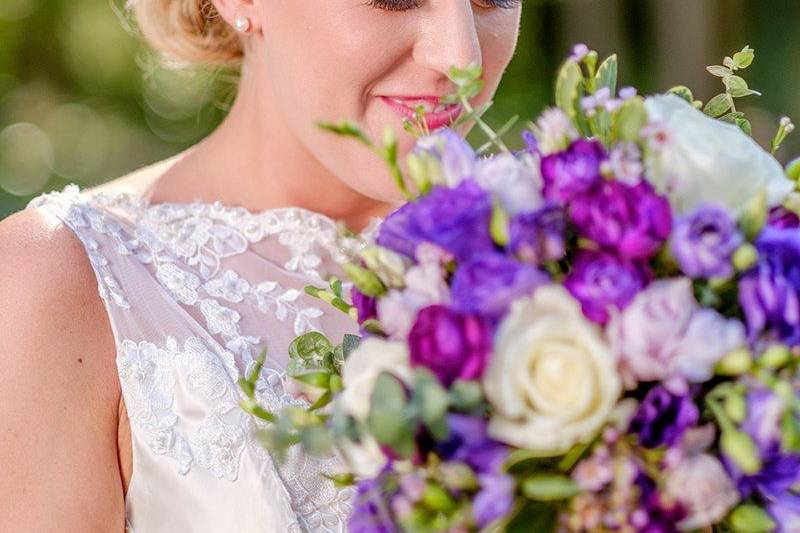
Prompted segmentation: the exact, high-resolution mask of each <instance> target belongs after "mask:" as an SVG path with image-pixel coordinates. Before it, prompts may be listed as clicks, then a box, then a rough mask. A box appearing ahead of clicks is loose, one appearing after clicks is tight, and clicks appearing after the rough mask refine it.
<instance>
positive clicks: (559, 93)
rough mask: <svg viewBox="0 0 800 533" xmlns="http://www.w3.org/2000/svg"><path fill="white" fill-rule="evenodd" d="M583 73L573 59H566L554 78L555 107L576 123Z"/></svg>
mask: <svg viewBox="0 0 800 533" xmlns="http://www.w3.org/2000/svg"><path fill="white" fill-rule="evenodd" d="M582 83H583V73H582V72H581V67H580V66H579V65H578V63H576V62H575V60H573V59H568V60H567V61H566V62H565V63H564V64H563V65H562V66H561V70H559V72H558V77H557V78H556V105H557V106H558V107H559V108H560V109H561V110H562V111H563V112H564V113H565V114H566V115H567V116H568V117H569V118H570V119H572V121H573V122H575V123H576V125H577V123H578V116H577V115H578V105H579V104H578V101H579V99H580V96H581V84H582Z"/></svg>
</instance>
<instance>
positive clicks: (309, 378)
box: [292, 372, 331, 389]
mask: <svg viewBox="0 0 800 533" xmlns="http://www.w3.org/2000/svg"><path fill="white" fill-rule="evenodd" d="M292 379H294V380H295V381H298V382H300V383H303V384H304V385H310V386H311V387H316V388H318V389H327V388H328V384H329V383H330V381H331V374H330V372H308V373H305V374H300V375H296V376H292Z"/></svg>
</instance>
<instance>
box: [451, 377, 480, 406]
mask: <svg viewBox="0 0 800 533" xmlns="http://www.w3.org/2000/svg"><path fill="white" fill-rule="evenodd" d="M450 403H451V404H452V405H453V407H454V408H455V409H456V410H458V411H461V412H463V413H469V412H471V411H474V410H475V409H477V408H478V407H480V405H481V404H482V403H483V388H482V387H481V384H480V383H478V382H477V381H464V380H460V379H459V380H456V381H455V383H453V385H451V386H450Z"/></svg>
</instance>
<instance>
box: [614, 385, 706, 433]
mask: <svg viewBox="0 0 800 533" xmlns="http://www.w3.org/2000/svg"><path fill="white" fill-rule="evenodd" d="M699 418H700V412H699V410H698V409H697V405H695V403H694V401H692V398H691V396H689V395H676V394H672V393H671V392H670V391H668V390H667V389H666V388H664V387H663V386H660V385H657V386H655V387H653V388H652V389H650V392H648V393H647V395H646V396H645V398H644V400H642V403H641V404H639V408H638V409H637V411H636V414H635V415H634V417H633V420H631V424H630V427H629V428H628V432H629V433H633V434H636V435H638V437H639V442H640V443H641V444H642V446H644V447H646V448H658V447H659V446H674V445H675V444H678V443H679V442H680V440H681V437H683V433H684V432H685V431H686V430H687V429H689V428H691V427H693V426H694V425H695V424H697V421H698V420H699Z"/></svg>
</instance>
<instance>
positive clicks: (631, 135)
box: [612, 96, 647, 142]
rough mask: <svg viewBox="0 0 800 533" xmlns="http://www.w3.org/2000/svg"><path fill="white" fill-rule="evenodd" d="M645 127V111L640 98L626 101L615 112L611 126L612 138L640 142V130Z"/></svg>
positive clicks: (642, 100)
mask: <svg viewBox="0 0 800 533" xmlns="http://www.w3.org/2000/svg"><path fill="white" fill-rule="evenodd" d="M646 125H647V110H646V109H645V107H644V99H643V98H641V97H638V96H637V97H636V98H631V99H629V100H626V101H625V102H624V103H623V104H622V107H620V109H619V111H618V112H617V115H616V118H615V120H614V124H613V126H612V128H613V130H612V132H613V136H614V138H615V139H617V140H619V141H630V142H639V141H641V140H642V139H641V132H642V128H644V127H645V126H646Z"/></svg>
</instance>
